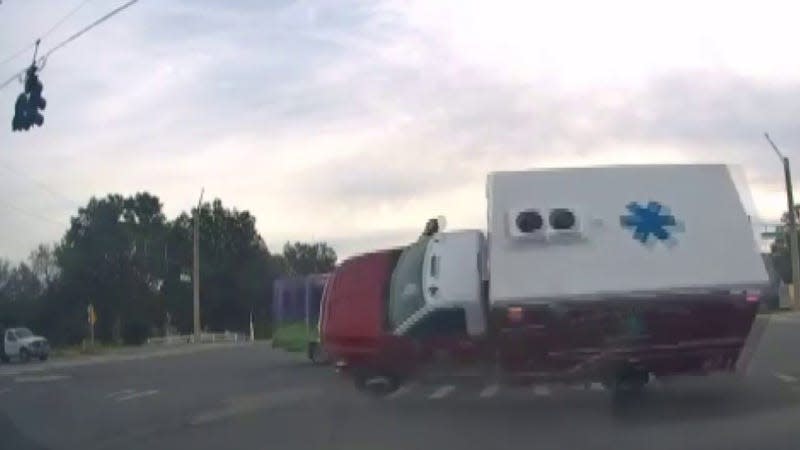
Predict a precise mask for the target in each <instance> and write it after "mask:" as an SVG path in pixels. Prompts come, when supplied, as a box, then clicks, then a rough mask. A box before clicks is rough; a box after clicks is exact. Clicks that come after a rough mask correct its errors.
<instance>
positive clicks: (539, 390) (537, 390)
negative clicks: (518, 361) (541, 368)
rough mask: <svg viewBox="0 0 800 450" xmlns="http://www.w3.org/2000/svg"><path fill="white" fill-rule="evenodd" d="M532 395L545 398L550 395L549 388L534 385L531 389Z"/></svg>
mask: <svg viewBox="0 0 800 450" xmlns="http://www.w3.org/2000/svg"><path fill="white" fill-rule="evenodd" d="M533 393H534V394H535V395H538V396H540V397H546V396H548V395H550V388H549V387H547V386H544V385H536V386H534V387H533Z"/></svg>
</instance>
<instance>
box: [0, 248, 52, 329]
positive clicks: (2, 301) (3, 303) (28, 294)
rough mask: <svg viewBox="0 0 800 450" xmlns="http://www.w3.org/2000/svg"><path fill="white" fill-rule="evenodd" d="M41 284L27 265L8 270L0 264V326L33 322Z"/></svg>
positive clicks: (3, 263) (4, 263)
mask: <svg viewBox="0 0 800 450" xmlns="http://www.w3.org/2000/svg"><path fill="white" fill-rule="evenodd" d="M41 295H42V283H41V281H40V280H39V278H38V277H37V276H36V274H34V273H33V271H32V270H31V269H30V267H28V265H27V264H25V263H21V264H19V265H18V266H17V267H14V268H10V265H9V264H8V263H7V262H0V325H5V326H11V325H19V324H26V323H30V322H31V321H33V320H35V318H36V314H37V312H38V308H39V299H40V297H41Z"/></svg>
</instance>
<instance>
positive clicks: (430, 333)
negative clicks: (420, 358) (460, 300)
mask: <svg viewBox="0 0 800 450" xmlns="http://www.w3.org/2000/svg"><path fill="white" fill-rule="evenodd" d="M465 334H467V314H466V312H465V311H464V308H447V309H438V310H435V311H432V312H431V313H430V314H428V315H427V316H426V317H424V318H422V319H421V320H420V321H419V322H417V323H416V324H414V325H413V326H411V328H410V329H409V330H408V333H407V335H408V336H409V337H412V338H414V339H425V338H429V337H438V336H461V335H465Z"/></svg>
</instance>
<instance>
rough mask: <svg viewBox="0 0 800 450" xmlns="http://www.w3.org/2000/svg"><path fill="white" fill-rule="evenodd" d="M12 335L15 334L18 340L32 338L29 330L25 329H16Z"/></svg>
mask: <svg viewBox="0 0 800 450" xmlns="http://www.w3.org/2000/svg"><path fill="white" fill-rule="evenodd" d="M14 334H16V335H17V337H18V338H26V337H31V336H33V333H31V330H29V329H27V328H17V329H15V330H14Z"/></svg>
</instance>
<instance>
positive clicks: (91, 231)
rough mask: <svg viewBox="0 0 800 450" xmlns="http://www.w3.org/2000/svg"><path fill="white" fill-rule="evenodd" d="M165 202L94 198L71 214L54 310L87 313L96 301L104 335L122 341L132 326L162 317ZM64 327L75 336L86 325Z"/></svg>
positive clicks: (60, 251)
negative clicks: (124, 333) (160, 300)
mask: <svg viewBox="0 0 800 450" xmlns="http://www.w3.org/2000/svg"><path fill="white" fill-rule="evenodd" d="M164 222H165V219H164V215H163V214H162V212H161V203H160V201H159V200H158V198H157V197H155V196H153V195H151V194H148V193H138V194H136V195H135V196H133V197H128V198H123V197H122V196H121V195H117V194H111V195H108V196H106V197H105V198H102V199H97V198H92V199H90V200H89V203H88V204H87V205H86V207H83V208H80V209H79V210H78V215H77V216H75V217H73V218H72V219H71V223H70V228H69V230H67V232H66V234H65V236H64V239H63V240H62V242H61V244H60V245H59V246H58V248H57V249H56V252H55V254H56V259H57V261H58V265H59V266H60V268H61V282H60V283H58V285H57V287H58V290H57V292H56V293H54V294H53V296H52V297H51V298H50V300H51V301H53V302H55V303H54V304H53V305H50V307H51V313H54V314H61V315H64V316H67V317H85V311H86V307H87V305H88V304H89V303H91V304H93V305H94V307H95V310H96V311H97V316H98V322H97V324H96V328H95V332H96V335H97V337H98V338H100V339H104V340H112V339H113V340H118V339H120V338H121V336H122V334H123V330H124V328H125V327H127V326H138V324H140V323H141V322H143V321H146V322H147V323H151V324H155V322H157V320H158V319H159V318H160V314H159V307H158V301H157V300H158V298H159V293H160V287H161V277H162V275H163V271H164V264H163V262H161V261H160V260H159V255H161V254H162V252H161V251H156V249H158V248H159V247H163V243H161V239H162V238H163V236H164V234H165V230H164V227H165V224H164ZM83 324H85V320H84V321H83V323H81V325H80V326H79V327H78V328H75V327H74V326H73V327H70V328H69V329H68V330H61V331H62V332H64V333H65V334H66V335H68V337H69V339H70V340H74V339H75V338H76V335H78V334H79V333H78V332H77V330H80V327H82V326H83Z"/></svg>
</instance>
